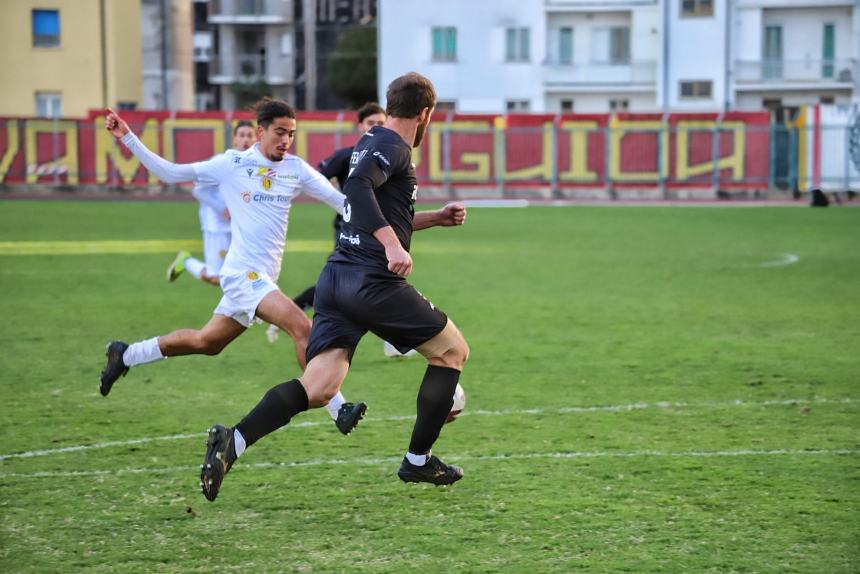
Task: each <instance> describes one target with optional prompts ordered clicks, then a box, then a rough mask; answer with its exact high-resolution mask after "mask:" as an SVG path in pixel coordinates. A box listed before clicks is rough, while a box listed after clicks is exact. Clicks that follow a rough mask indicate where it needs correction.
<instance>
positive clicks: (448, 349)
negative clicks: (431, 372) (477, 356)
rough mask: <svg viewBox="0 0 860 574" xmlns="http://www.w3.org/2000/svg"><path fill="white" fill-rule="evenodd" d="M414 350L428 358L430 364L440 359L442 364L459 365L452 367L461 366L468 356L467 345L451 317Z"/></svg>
mask: <svg viewBox="0 0 860 574" xmlns="http://www.w3.org/2000/svg"><path fill="white" fill-rule="evenodd" d="M416 350H417V351H418V352H419V353H421V354H422V355H423V356H424V357H426V358H427V359H428V360H430V363H431V364H436V363H435V362H434V361H435V360H436V359H441V360H442V361H441V362H442V363H444V364H442V366H453V365H448V364H447V363H448V362H450V363H452V364H459V365H460V367H456V366H453V368H462V364H463V363H465V362H466V359H468V358H469V345H468V344H467V343H466V339H465V337H463V334H462V333H461V332H460V329H458V328H457V326H456V325H455V324H454V321H452V320H451V319H448V322H447V323H446V324H445V327H444V328H443V329H442V330H441V331H440V332H439V333H438V334H437V335H435V336H434V337H433V338H432V339H430V340H428V341H427V342H425V343H422V344H421V345H419V346H418V347H416Z"/></svg>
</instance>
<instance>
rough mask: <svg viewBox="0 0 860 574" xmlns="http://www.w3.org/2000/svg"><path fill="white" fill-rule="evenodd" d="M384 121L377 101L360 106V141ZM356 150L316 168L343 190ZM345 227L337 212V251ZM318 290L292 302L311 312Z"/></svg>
mask: <svg viewBox="0 0 860 574" xmlns="http://www.w3.org/2000/svg"><path fill="white" fill-rule="evenodd" d="M385 119H386V115H385V110H384V109H383V108H382V106H380V105H379V104H377V103H375V102H370V103H367V104H364V105H363V106H361V107H360V108H359V109H358V111H357V112H356V120H357V122H356V130H357V131H358V134H359V138H360V137H361V136H363V135H364V134H365V133H367V132H368V130H370V128H372V127H373V126H381V125H383V124H384V123H385ZM354 147H355V146H349V147H345V148H341V149H339V150H337V151H335V152H334V153H333V154H331V155H330V156H329V157H327V158H326V159H324V160H322V161H321V162H320V164H319V165H318V166H317V169H318V170H319V171H320V173H321V174H323V175H324V176H326V177H327V178H328V179H330V180H331V179H336V180H337V185H338V188H339V189H340V190H341V191H342V190H343V187H344V185H345V184H346V178H347V176H348V175H349V160H350V157H352V150H353V149H354ZM342 225H343V216H342V215H341V214H340V213H338V214H337V215H335V218H334V222H333V226H334V246H335V249H337V241H338V236H339V235H340V230H341V226H342ZM315 288H316V285H311V286H310V287H308V288H307V289H305V290H304V291H302V292H301V293H300V294H299V295H298V296H296V297H295V298H293V301H295V302H296V305H298V306H299V307H301V308H302V309H305V310H308V309H311V308H313V306H314V289H315ZM277 335H278V331H277V329H272V328H271V327H270V328H269V330H268V331H267V336H268V337H269V341H270V342H274V341H275V340H276V339H277ZM383 351H384V352H385V354H386V355H387V356H389V357H405V356H410V357H411V356H415V355H417V354H418V352H417V351H416V350H415V349H410V350H408V351H407V352H406V353H401V352H400V351H398V350H397V349H396V348H395V347H394V345H392V344H391V343H389V342H388V341H384V343H383Z"/></svg>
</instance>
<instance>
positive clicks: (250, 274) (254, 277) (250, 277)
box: [248, 271, 260, 281]
mask: <svg viewBox="0 0 860 574" xmlns="http://www.w3.org/2000/svg"><path fill="white" fill-rule="evenodd" d="M259 278H260V276H259V275H257V272H256V271H248V281H256V280H257V279H259Z"/></svg>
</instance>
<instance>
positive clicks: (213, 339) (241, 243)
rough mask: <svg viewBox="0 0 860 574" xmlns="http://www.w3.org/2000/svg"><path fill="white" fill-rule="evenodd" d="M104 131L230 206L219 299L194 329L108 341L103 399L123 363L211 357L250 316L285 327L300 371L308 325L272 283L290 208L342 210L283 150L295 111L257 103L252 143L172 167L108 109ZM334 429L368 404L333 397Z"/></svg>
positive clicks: (153, 167)
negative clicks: (310, 203)
mask: <svg viewBox="0 0 860 574" xmlns="http://www.w3.org/2000/svg"><path fill="white" fill-rule="evenodd" d="M107 112H108V113H107V116H106V117H105V128H106V129H107V130H108V132H110V134H111V135H112V136H114V137H115V138H116V139H118V140H120V141H121V142H122V143H123V144H124V145H125V146H126V147H127V148H128V149H129V150H130V151H131V152H132V153H134V155H135V156H136V157H137V158H138V159H140V161H141V163H143V165H144V166H145V167H146V168H147V169H148V170H149V171H151V172H152V173H154V174H155V175H156V176H158V177H159V179H161V180H162V181H165V182H167V183H180V182H184V181H197V182H200V183H204V184H217V185H218V186H219V189H220V193H221V195H222V197H223V198H224V202H225V203H226V206H227V209H228V210H229V211H230V222H231V232H232V241H231V244H230V249H229V251H228V252H227V257H226V259H225V261H224V265H223V267H222V269H221V289H222V290H223V292H224V296H223V297H222V298H221V301H220V303H218V306H217V307H216V308H215V311H214V314H213V315H212V318H211V319H210V320H209V322H208V323H206V325H204V326H203V328H202V329H200V330H195V329H180V330H178V331H173V332H172V333H169V334H167V335H162V336H160V337H153V338H151V339H147V340H144V341H139V342H136V343H132V344H131V345H128V344H126V343H124V342H122V341H112V342H111V343H110V344H108V348H107V353H106V354H107V364H106V365H105V368H104V369H103V370H102V373H101V386H100V387H99V391H100V392H101V394H102V395H103V396H106V395H107V394H108V393H109V392H110V390H111V387H112V386H113V384H114V382H116V380H117V379H119V377H120V376H124V375H125V374H126V373H127V372H128V370H129V368H131V367H134V366H137V365H142V364H145V363H151V362H154V361H158V360H161V359H163V358H166V357H177V356H181V355H194V354H205V355H217V354H218V353H220V352H221V351H222V350H223V349H224V348H225V347H226V346H227V345H228V344H230V342H231V341H233V340H234V339H235V338H236V337H238V336H239V335H241V334H242V333H244V332H245V330H246V329H247V328H248V327H249V326H250V325H251V322H252V321H253V319H254V317H259V318H260V319H262V320H264V321H266V322H268V323H272V324H274V325H277V326H278V327H280V328H281V329H283V330H284V331H286V332H287V333H288V334H289V335H290V337H291V338H292V339H293V342H294V344H295V347H296V359H297V361H298V363H299V365H300V366H301V367H302V369H304V368H305V364H306V358H305V352H306V349H307V342H308V336H309V335H310V330H311V322H310V319H308V317H307V315H305V313H304V312H303V311H302V310H301V309H299V307H298V306H297V305H296V304H295V303H293V301H292V300H291V299H290V298H289V297H287V296H286V295H284V294H283V293H282V292H281V291H280V289H279V288H278V285H277V280H278V276H279V275H280V272H281V260H282V259H283V253H284V244H285V242H286V236H287V224H288V220H289V213H290V205H291V203H292V200H293V198H295V197H296V196H297V195H298V194H299V193H301V192H302V191H306V192H307V193H309V194H310V195H311V196H313V197H315V198H317V199H319V200H320V201H322V202H324V203H327V204H328V205H329V206H331V207H332V209H334V210H336V211H338V212H341V211H342V209H343V200H344V196H343V194H342V193H340V192H339V191H337V190H336V189H335V188H334V187H332V185H331V183H330V182H329V181H328V180H327V179H326V178H325V177H324V176H323V175H321V174H320V173H319V172H317V171H316V170H315V169H313V168H312V167H311V166H309V165H308V164H307V163H306V162H305V161H304V160H302V159H301V158H299V157H296V156H294V155H289V154H287V150H288V149H289V147H290V146H291V145H292V143H293V138H294V137H295V134H296V114H295V111H294V110H293V108H292V106H290V105H289V104H288V103H287V102H285V101H283V100H269V99H265V100H262V101H261V102H259V103H258V104H257V107H256V112H257V140H258V142H257V143H256V144H255V145H254V146H252V147H250V148H249V149H247V150H245V151H243V152H240V151H236V150H228V151H227V152H225V153H223V154H221V155H218V156H215V157H213V158H212V159H210V160H207V161H202V162H198V163H191V164H175V163H172V162H169V161H167V160H165V159H163V158H161V157H160V156H158V155H157V154H155V153H153V152H151V151H150V150H148V149H147V148H146V146H144V145H143V143H142V142H141V141H140V140H139V139H138V138H137V136H135V135H134V133H132V132H131V130H130V129H129V127H128V124H126V123H125V121H123V120H122V118H120V117H119V115H117V114H116V112H114V111H113V110H111V109H110V108H108V110H107ZM327 408H328V410H329V414H330V415H331V417H332V419H334V421H335V423H336V424H337V427H338V429H339V430H340V431H341V432H342V433H344V434H348V433H349V432H350V431H351V430H352V429H353V428H354V427H355V425H356V424H358V421H359V420H360V419H361V418H362V417H363V416H364V412H365V410H366V409H367V405H366V404H364V403H358V404H352V403H346V402H345V401H344V399H343V396H335V397H334V398H333V399H332V400H331V402H330V403H329V405H328V407H327Z"/></svg>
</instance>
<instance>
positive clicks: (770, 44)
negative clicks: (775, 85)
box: [761, 26, 782, 79]
mask: <svg viewBox="0 0 860 574" xmlns="http://www.w3.org/2000/svg"><path fill="white" fill-rule="evenodd" d="M761 72H762V77H763V78H764V79H769V78H770V79H779V78H782V26H765V27H764V47H763V49H762V71H761Z"/></svg>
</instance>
